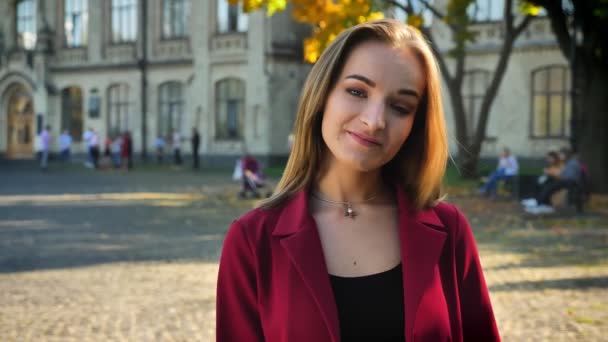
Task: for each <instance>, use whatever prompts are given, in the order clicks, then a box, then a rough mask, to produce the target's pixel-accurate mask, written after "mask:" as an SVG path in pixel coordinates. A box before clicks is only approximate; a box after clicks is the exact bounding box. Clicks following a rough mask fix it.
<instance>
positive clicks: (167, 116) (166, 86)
mask: <svg viewBox="0 0 608 342" xmlns="http://www.w3.org/2000/svg"><path fill="white" fill-rule="evenodd" d="M158 93H159V102H160V103H159V109H160V112H159V114H158V115H159V117H158V135H162V136H164V137H167V136H169V134H170V133H171V131H172V130H174V129H175V130H177V131H178V132H180V130H181V127H182V117H183V113H184V96H183V91H182V85H181V83H179V82H166V83H163V84H161V85H160V86H159V87H158Z"/></svg>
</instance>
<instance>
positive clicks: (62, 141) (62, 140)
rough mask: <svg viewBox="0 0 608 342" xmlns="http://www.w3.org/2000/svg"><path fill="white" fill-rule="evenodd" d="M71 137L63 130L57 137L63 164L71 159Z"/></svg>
mask: <svg viewBox="0 0 608 342" xmlns="http://www.w3.org/2000/svg"><path fill="white" fill-rule="evenodd" d="M71 150H72V136H71V135H70V133H69V132H68V130H67V129H64V130H63V132H62V133H61V135H60V136H59V151H60V152H59V153H60V154H61V160H62V161H63V162H66V163H67V162H69V161H70V159H71V154H72V153H71Z"/></svg>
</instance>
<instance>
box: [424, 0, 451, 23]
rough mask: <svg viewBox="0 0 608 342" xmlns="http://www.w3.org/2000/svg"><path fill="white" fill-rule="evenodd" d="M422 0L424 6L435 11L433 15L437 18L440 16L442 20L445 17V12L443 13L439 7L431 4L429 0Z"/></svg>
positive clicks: (432, 11)
mask: <svg viewBox="0 0 608 342" xmlns="http://www.w3.org/2000/svg"><path fill="white" fill-rule="evenodd" d="M418 1H420V2H421V3H422V4H423V5H424V7H426V8H427V9H428V10H429V11H431V13H433V15H434V16H435V17H437V18H439V19H440V20H443V19H444V18H445V14H443V13H441V12H440V11H439V10H438V9H437V7H435V6H433V5H432V4H430V3H429V2H428V1H427V0H418Z"/></svg>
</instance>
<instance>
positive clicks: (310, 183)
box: [217, 20, 500, 342]
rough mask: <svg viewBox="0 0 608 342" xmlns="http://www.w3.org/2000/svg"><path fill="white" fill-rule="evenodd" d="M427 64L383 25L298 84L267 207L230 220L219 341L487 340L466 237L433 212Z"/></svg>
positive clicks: (362, 33)
mask: <svg viewBox="0 0 608 342" xmlns="http://www.w3.org/2000/svg"><path fill="white" fill-rule="evenodd" d="M440 93H441V91H440V79H439V75H438V70H437V66H436V62H435V59H434V57H433V55H432V52H431V50H430V48H429V46H428V45H427V43H426V42H425V40H424V38H423V37H422V36H421V35H420V34H419V33H418V31H417V30H416V29H414V28H411V27H409V26H407V25H404V24H401V23H399V22H397V21H393V20H379V21H373V22H369V23H365V24H361V25H358V26H356V27H353V28H351V29H349V30H346V31H345V32H343V33H341V34H340V35H339V36H338V37H337V38H336V39H335V40H334V42H333V43H332V44H331V45H330V46H329V47H328V48H327V49H326V50H325V52H324V53H323V55H322V56H321V57H320V58H319V60H318V61H317V63H316V64H315V65H314V67H313V68H312V70H311V72H310V74H309V75H308V78H307V81H306V84H305V86H304V89H303V92H302V96H301V100H300V105H299V108H298V115H297V119H296V123H295V139H294V141H295V143H294V146H293V150H292V151H291V154H290V157H289V160H288V162H287V166H286V169H285V173H284V174H283V177H282V179H281V180H280V182H279V184H278V185H277V188H276V191H275V193H274V195H273V196H272V197H271V198H269V199H268V200H266V201H265V202H264V203H263V204H262V206H261V207H260V208H257V209H255V210H253V211H251V212H250V213H248V214H246V215H244V216H243V217H241V218H239V219H237V220H235V221H234V223H233V224H232V226H231V227H230V229H229V231H228V233H227V236H226V239H225V242H224V248H223V251H222V257H221V261H220V270H219V278H218V288H217V340H218V341H270V342H274V341H289V342H294V341H295V342H297V341H306V342H308V341H315V342H320V341H333V342H339V341H353V340H356V341H463V340H466V341H497V340H499V339H500V338H499V335H498V331H497V328H496V323H495V321H494V315H493V312H492V307H491V304H490V298H489V295H488V290H487V288H486V284H485V281H484V277H483V274H482V269H481V266H480V263H479V257H478V253H477V249H476V246H475V241H474V239H473V234H472V232H471V228H470V226H469V224H468V223H467V220H466V219H465V218H464V216H463V215H462V214H461V213H460V211H459V210H458V209H457V208H455V207H454V206H452V205H449V204H446V203H444V202H442V201H441V198H442V197H441V196H442V195H441V190H440V187H441V181H442V177H443V174H444V172H445V167H446V161H447V154H448V148H447V138H446V129H445V121H444V117H443V115H444V114H443V109H442V105H441V99H440Z"/></svg>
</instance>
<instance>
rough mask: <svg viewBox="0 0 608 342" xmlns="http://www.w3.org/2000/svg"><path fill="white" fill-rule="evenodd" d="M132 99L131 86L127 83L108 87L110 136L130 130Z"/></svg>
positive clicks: (108, 127) (108, 129) (108, 125)
mask: <svg viewBox="0 0 608 342" xmlns="http://www.w3.org/2000/svg"><path fill="white" fill-rule="evenodd" d="M130 114H131V98H130V94H129V86H128V85H127V84H125V83H119V84H114V85H111V86H109V87H108V117H107V132H108V134H117V133H121V132H124V131H128V130H130V126H129V124H130V122H129V117H130Z"/></svg>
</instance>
